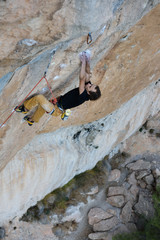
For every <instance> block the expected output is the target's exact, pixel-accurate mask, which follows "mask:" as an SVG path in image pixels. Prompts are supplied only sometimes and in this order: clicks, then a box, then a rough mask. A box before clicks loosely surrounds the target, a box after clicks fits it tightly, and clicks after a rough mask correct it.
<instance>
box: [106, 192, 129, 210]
mask: <svg viewBox="0 0 160 240" xmlns="http://www.w3.org/2000/svg"><path fill="white" fill-rule="evenodd" d="M107 202H108V203H109V204H110V205H112V206H114V207H118V208H120V207H122V206H123V205H124V203H125V199H124V196H122V195H119V196H112V197H108V198H107Z"/></svg>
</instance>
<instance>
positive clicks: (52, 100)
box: [0, 50, 57, 128]
mask: <svg viewBox="0 0 160 240" xmlns="http://www.w3.org/2000/svg"><path fill="white" fill-rule="evenodd" d="M55 52H56V51H55V50H53V51H52V52H51V57H50V61H49V64H48V65H47V68H46V70H45V72H44V75H43V77H42V78H41V79H40V80H39V81H38V83H37V84H36V85H35V86H34V87H33V88H32V90H31V91H30V92H29V93H28V94H27V96H26V97H25V98H24V99H23V101H21V103H20V104H19V105H18V106H16V107H15V108H14V110H13V111H12V112H11V114H10V115H9V116H8V117H7V118H6V120H5V121H4V122H3V123H2V124H0V128H2V127H3V126H4V124H5V123H6V122H7V121H8V120H9V119H10V118H11V116H12V115H13V113H15V112H18V109H19V108H20V106H21V105H22V104H23V103H24V101H25V100H26V99H27V98H28V97H29V95H30V94H31V93H32V92H33V90H34V89H35V88H36V87H37V86H38V84H39V83H40V82H41V81H42V80H43V79H45V81H46V83H47V85H48V88H49V90H50V92H51V94H52V98H51V99H50V101H51V102H52V103H53V104H56V103H57V99H56V98H55V97H54V95H53V92H52V89H51V87H50V85H49V82H48V80H47V78H46V74H47V71H48V68H49V66H50V64H51V60H52V58H53V56H54V54H55ZM24 120H26V119H24Z"/></svg>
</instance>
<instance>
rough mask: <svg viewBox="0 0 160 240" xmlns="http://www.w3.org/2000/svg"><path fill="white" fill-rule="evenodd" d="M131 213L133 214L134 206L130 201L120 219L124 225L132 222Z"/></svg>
mask: <svg viewBox="0 0 160 240" xmlns="http://www.w3.org/2000/svg"><path fill="white" fill-rule="evenodd" d="M131 213H132V204H131V202H130V201H128V202H127V203H126V204H125V206H124V207H123V209H122V212H121V215H120V217H121V219H122V221H123V222H124V223H127V222H129V221H130V218H131Z"/></svg>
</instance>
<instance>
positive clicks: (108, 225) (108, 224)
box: [93, 217, 119, 232]
mask: <svg viewBox="0 0 160 240" xmlns="http://www.w3.org/2000/svg"><path fill="white" fill-rule="evenodd" d="M118 223H119V219H118V218H117V217H112V218H109V219H106V220H102V221H100V222H99V223H95V224H94V225H93V230H94V231H95V232H101V231H108V230H110V229H113V228H115V227H116V226H117V224H118Z"/></svg>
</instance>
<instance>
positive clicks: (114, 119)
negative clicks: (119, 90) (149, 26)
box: [0, 82, 160, 222]
mask: <svg viewBox="0 0 160 240" xmlns="http://www.w3.org/2000/svg"><path fill="white" fill-rule="evenodd" d="M159 91H160V82H158V83H157V84H155V83H152V84H151V85H150V86H148V87H147V88H146V89H144V90H143V91H142V92H140V93H139V94H137V95H136V96H134V97H133V98H132V99H131V100H129V101H128V102H127V103H125V104H124V105H123V106H121V108H120V109H118V110H116V111H114V112H113V113H112V114H110V115H108V116H107V117H105V118H102V119H101V120H99V121H95V122H92V123H90V124H86V125H83V126H79V127H78V126H73V127H66V128H61V129H59V130H56V131H55V132H50V133H44V134H40V135H38V136H36V137H35V138H34V139H32V141H31V142H30V143H28V144H27V145H26V146H25V147H24V148H23V149H21V150H20V151H19V152H18V153H17V154H16V155H15V157H14V158H13V159H12V160H11V161H10V162H9V163H8V164H7V166H6V167H5V168H4V169H3V170H2V171H1V175H0V182H1V198H0V219H1V221H2V222H3V221H5V220H8V219H11V218H12V217H14V216H21V215H22V214H23V213H24V212H25V211H26V210H27V209H28V208H29V207H30V206H32V205H35V204H36V202H37V201H38V200H40V199H42V198H43V197H44V196H45V195H46V194H47V193H49V192H50V191H52V190H53V189H56V188H58V187H61V186H63V185H64V184H65V183H67V182H68V181H69V180H70V179H72V178H73V177H74V176H75V175H76V174H79V173H81V172H84V171H85V170H88V169H92V168H93V167H94V166H95V164H96V163H97V162H98V161H99V160H101V159H103V157H105V155H106V154H109V153H110V152H111V151H112V150H113V149H114V148H115V147H118V145H119V144H120V143H121V142H123V141H124V140H125V139H127V138H128V137H129V136H131V135H132V134H133V133H134V132H135V131H136V130H137V129H138V128H139V127H140V126H141V125H142V124H143V122H144V120H145V119H147V118H148V117H149V116H153V115H154V114H156V113H157V112H158V111H159V108H160V94H159Z"/></svg>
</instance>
